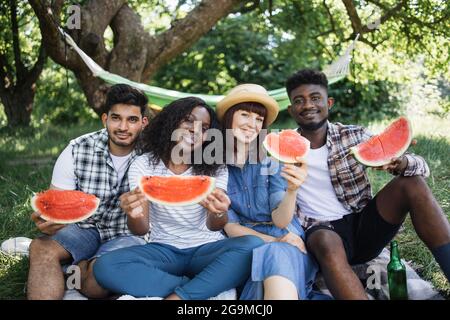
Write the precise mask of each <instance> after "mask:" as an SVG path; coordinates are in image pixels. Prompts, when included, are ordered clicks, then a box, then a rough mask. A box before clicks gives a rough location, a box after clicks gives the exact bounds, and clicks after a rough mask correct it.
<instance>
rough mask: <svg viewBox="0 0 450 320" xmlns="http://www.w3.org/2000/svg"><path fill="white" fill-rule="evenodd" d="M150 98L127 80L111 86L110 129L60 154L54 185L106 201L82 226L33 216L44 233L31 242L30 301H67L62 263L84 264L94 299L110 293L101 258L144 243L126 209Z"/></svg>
mask: <svg viewBox="0 0 450 320" xmlns="http://www.w3.org/2000/svg"><path fill="white" fill-rule="evenodd" d="M147 102H148V101H147V98H146V96H145V95H144V94H143V93H142V92H141V91H139V90H137V89H134V88H132V87H130V86H128V85H125V84H119V85H115V86H113V87H111V88H110V90H109V92H108V94H107V97H106V103H105V109H104V113H103V114H102V121H103V124H104V126H105V129H102V130H100V131H97V132H93V133H89V134H86V135H83V136H81V137H79V138H76V139H74V140H72V141H71V142H70V144H69V145H68V146H67V147H66V148H65V149H64V151H63V152H62V153H61V154H60V156H59V157H58V160H57V161H56V164H55V167H54V169H53V176H52V182H51V186H50V188H52V189H60V190H81V191H83V192H86V193H90V194H94V195H95V196H97V197H98V198H99V199H100V205H99V208H98V209H97V211H96V213H95V214H94V215H93V216H91V217H90V218H88V219H86V220H84V221H82V222H80V223H76V224H70V225H62V224H56V223H53V222H48V221H44V220H43V219H41V218H40V217H39V213H38V212H33V213H32V215H31V218H32V220H33V221H34V222H35V224H36V226H37V228H38V229H39V230H40V231H41V232H42V233H43V235H42V236H40V237H38V238H36V239H34V240H33V241H32V243H31V246H30V270H29V275H28V287H27V295H28V298H29V299H61V298H62V297H63V295H64V290H65V284H64V275H63V271H62V268H61V263H72V264H78V266H79V267H80V271H81V277H80V278H81V279H80V281H81V288H77V289H81V292H82V293H84V294H85V295H87V296H90V297H103V296H104V295H106V294H107V293H106V292H104V290H103V289H101V288H100V287H99V286H98V285H97V283H96V282H95V278H94V277H93V274H92V265H93V263H92V262H93V261H94V259H95V258H97V257H99V256H100V255H102V254H104V253H106V252H108V251H112V250H115V249H118V248H123V247H127V246H132V245H138V244H144V243H145V240H144V239H143V238H142V237H140V236H144V234H142V232H139V231H138V230H137V229H136V225H135V222H134V220H133V218H132V217H129V216H127V214H125V213H124V212H123V211H122V209H121V208H120V200H119V197H120V195H121V194H123V193H125V192H128V191H129V184H128V174H127V172H128V168H129V166H130V164H131V162H132V161H133V160H134V158H135V157H136V152H135V144H136V141H137V139H138V137H139V135H140V133H141V131H142V130H143V128H144V127H145V126H146V124H147V122H148V118H147V116H146V115H145V114H146V110H147Z"/></svg>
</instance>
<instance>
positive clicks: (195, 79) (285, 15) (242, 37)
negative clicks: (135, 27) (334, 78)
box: [152, 0, 450, 122]
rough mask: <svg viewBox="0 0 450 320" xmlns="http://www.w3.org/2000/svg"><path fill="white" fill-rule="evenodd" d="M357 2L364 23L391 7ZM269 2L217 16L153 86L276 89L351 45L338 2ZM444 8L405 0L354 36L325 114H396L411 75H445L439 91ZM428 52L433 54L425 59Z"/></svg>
mask: <svg viewBox="0 0 450 320" xmlns="http://www.w3.org/2000/svg"><path fill="white" fill-rule="evenodd" d="M356 3H357V5H358V6H357V10H358V13H359V14H360V17H361V21H362V23H363V25H364V24H369V23H370V22H371V21H374V20H376V18H379V16H380V14H382V11H383V12H384V11H386V10H390V9H391V8H392V7H394V6H395V5H396V3H395V2H394V1H386V2H381V4H380V6H379V7H377V6H375V5H373V4H371V3H370V2H368V1H364V2H363V1H360V2H356ZM272 4H273V6H272V10H271V13H272V14H270V12H269V1H262V2H261V7H260V8H259V9H258V10H256V11H252V12H249V13H245V14H235V15H230V16H229V17H227V18H226V19H223V20H222V21H221V22H219V23H218V24H217V25H216V26H215V27H214V28H213V29H212V30H211V31H210V32H209V33H208V34H207V35H206V36H204V37H203V38H202V39H201V40H200V41H199V42H198V43H197V44H196V45H195V46H193V47H192V48H191V49H190V50H188V51H187V52H185V53H183V54H182V55H181V56H180V57H178V58H176V59H174V60H173V61H172V62H170V63H169V64H167V65H166V66H165V67H163V68H162V69H161V70H160V71H159V72H158V73H157V74H156V76H155V77H154V78H153V80H152V81H153V82H152V84H154V85H157V86H161V87H164V88H170V89H175V90H180V91H184V92H192V93H209V94H224V93H226V91H227V90H229V89H230V88H231V87H233V86H234V85H236V84H238V83H244V82H254V83H259V84H261V85H263V86H265V87H266V88H268V89H276V88H279V87H282V86H283V85H284V81H285V79H286V78H287V77H288V75H289V74H291V73H292V72H294V71H296V70H298V69H300V68H305V67H313V68H317V69H324V68H325V66H327V65H328V64H330V63H331V62H333V61H334V60H335V59H336V58H337V57H338V56H339V55H340V54H342V50H344V49H345V48H346V47H347V46H348V45H349V44H350V42H349V40H351V39H352V35H351V32H352V31H351V30H352V29H351V23H350V20H349V18H348V16H347V13H346V11H345V7H344V6H343V4H342V3H341V2H340V1H335V2H333V1H331V2H330V1H319V0H315V1H301V0H297V1H276V2H272ZM448 7H449V5H448V3H442V2H439V1H425V2H423V4H422V2H420V3H417V4H411V3H410V4H409V7H408V8H407V9H402V10H400V11H399V12H397V13H396V15H395V16H394V17H393V18H391V19H389V20H388V21H386V22H384V23H383V24H382V25H381V26H379V27H378V28H377V29H374V31H373V32H371V33H369V34H366V35H364V37H365V40H364V42H358V43H357V46H356V50H355V51H354V53H353V61H352V68H353V70H352V75H350V76H349V77H348V78H347V79H346V80H345V81H342V82H340V83H336V84H333V85H332V86H331V90H330V93H331V94H332V95H333V96H334V97H335V98H336V106H335V107H334V109H333V111H332V113H331V114H332V119H333V120H338V121H342V122H355V121H356V122H360V121H362V122H368V121H370V120H374V119H384V118H391V117H395V116H397V115H398V114H400V113H403V112H404V111H405V108H406V103H407V101H408V98H407V97H406V96H405V95H406V94H405V92H407V91H411V88H412V87H411V84H412V83H414V82H415V81H417V79H418V78H420V79H422V81H423V82H424V85H428V82H429V81H432V80H431V78H432V77H436V76H439V77H440V78H442V79H447V80H446V81H447V82H446V84H447V86H445V85H444V86H441V87H440V88H439V89H440V90H442V92H443V94H442V96H443V97H445V96H446V95H445V93H444V90H445V88H446V87H448V79H449V68H448V65H449V64H448V62H449V61H450V60H449V55H448V52H447V51H448V50H447V51H446V49H445V48H446V47H447V48H448V45H447V46H445V44H446V43H447V44H448V39H447V38H446V37H445V32H444V31H445V30H446V28H447V29H448V26H447V27H446V24H445V20H444V17H445V15H448V12H449V10H448ZM433 8H434V11H433ZM425 16H426V18H425ZM418 17H423V19H422V20H419V19H418ZM421 23H423V24H424V26H425V27H424V28H420V24H421ZM431 23H434V24H433V25H431ZM447 31H448V30H447ZM419 33H420V36H419V35H418V34H419ZM430 52H431V53H432V56H433V57H434V58H433V59H429V57H430ZM433 61H434V62H433ZM446 101H447V102H446ZM439 104H440V105H441V111H442V110H443V112H448V105H449V103H448V99H447V100H445V99H442V100H441V101H440V102H439ZM446 110H447V111H446ZM280 116H281V117H283V114H282V115H280ZM281 122H283V121H281Z"/></svg>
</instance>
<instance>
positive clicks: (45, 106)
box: [32, 61, 98, 125]
mask: <svg viewBox="0 0 450 320" xmlns="http://www.w3.org/2000/svg"><path fill="white" fill-rule="evenodd" d="M67 81H68V82H67ZM36 87H37V94H36V98H35V104H34V111H33V114H32V121H33V124H34V125H42V124H44V123H47V124H74V123H80V124H82V123H86V122H92V121H95V120H96V119H98V117H97V115H96V114H95V112H94V111H93V110H92V109H91V108H89V105H88V104H87V101H86V98H85V96H84V94H83V92H82V91H81V88H80V87H79V85H78V83H77V81H76V79H75V76H74V75H73V73H72V72H71V71H70V70H66V69H64V68H62V67H61V66H59V65H57V64H55V63H54V62H53V61H49V62H48V63H47V67H46V69H45V70H44V72H43V74H42V75H41V77H40V78H39V81H38V82H37V84H36Z"/></svg>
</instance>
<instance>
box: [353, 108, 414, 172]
mask: <svg viewBox="0 0 450 320" xmlns="http://www.w3.org/2000/svg"><path fill="white" fill-rule="evenodd" d="M400 119H404V120H406V122H407V124H408V132H409V138H408V141H407V142H406V143H405V145H404V146H403V147H402V148H401V149H399V151H397V152H396V153H395V155H394V156H391V157H390V158H389V159H383V160H377V161H369V160H366V159H364V158H363V157H362V156H361V155H360V154H359V151H358V147H359V146H360V145H361V144H364V142H362V143H360V144H358V145H357V146H354V147H351V148H350V153H351V154H352V155H353V156H354V157H355V159H356V160H357V161H358V162H360V163H361V164H363V165H365V166H367V167H381V166H384V165H386V164H388V163H390V162H391V159H392V158H396V157H400V156H401V155H403V154H404V153H405V152H406V150H408V148H409V145H410V144H411V141H412V139H413V134H412V126H411V122H410V121H409V119H408V118H406V117H400V118H399V119H397V120H396V121H398V120H400Z"/></svg>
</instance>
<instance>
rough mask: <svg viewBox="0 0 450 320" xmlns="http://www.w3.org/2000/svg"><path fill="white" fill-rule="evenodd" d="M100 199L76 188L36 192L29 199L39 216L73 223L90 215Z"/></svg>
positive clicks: (59, 221)
mask: <svg viewBox="0 0 450 320" xmlns="http://www.w3.org/2000/svg"><path fill="white" fill-rule="evenodd" d="M99 204H100V199H98V198H97V197H96V196H94V195H92V194H88V193H85V192H82V191H78V190H47V191H44V192H40V193H37V194H36V195H34V196H33V198H32V199H31V206H32V207H33V210H34V211H37V212H39V213H40V217H41V218H42V219H44V220H47V221H52V222H55V223H63V224H68V223H75V222H79V221H82V220H85V219H87V218H89V217H90V216H92V215H93V214H94V213H95V211H96V210H97V208H98V206H99Z"/></svg>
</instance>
